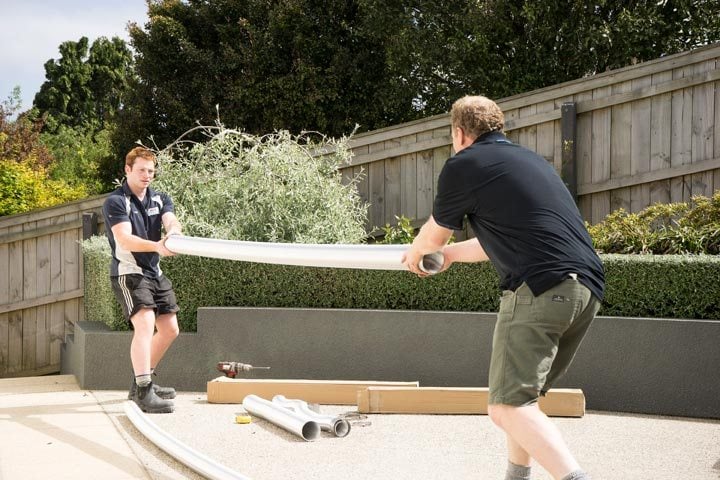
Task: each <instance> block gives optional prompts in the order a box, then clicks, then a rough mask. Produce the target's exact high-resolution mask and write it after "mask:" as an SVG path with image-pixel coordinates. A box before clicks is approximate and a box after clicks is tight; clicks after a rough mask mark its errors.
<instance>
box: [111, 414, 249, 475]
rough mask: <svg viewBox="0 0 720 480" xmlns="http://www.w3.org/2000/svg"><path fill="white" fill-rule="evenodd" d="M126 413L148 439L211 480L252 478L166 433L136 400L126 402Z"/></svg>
mask: <svg viewBox="0 0 720 480" xmlns="http://www.w3.org/2000/svg"><path fill="white" fill-rule="evenodd" d="M125 415H127V417H128V419H130V421H131V422H132V424H133V425H135V428H137V429H138V430H139V431H140V432H141V433H142V434H143V435H145V437H147V438H148V440H150V441H151V442H152V443H154V444H155V445H157V446H158V447H159V448H160V449H161V450H163V451H165V452H167V453H168V454H170V455H172V456H173V457H175V458H176V459H177V460H179V461H180V462H182V463H184V464H185V465H187V466H188V467H190V468H191V469H193V470H194V471H196V472H198V473H199V474H201V475H203V476H205V477H207V478H209V479H211V480H250V477H246V476H245V475H242V474H240V473H238V472H236V471H234V470H230V469H229V468H227V467H225V466H223V465H220V464H219V463H217V462H216V461H214V460H213V459H212V458H210V457H208V456H207V455H204V454H202V453H200V452H198V451H197V450H194V449H192V448H191V447H189V446H187V445H185V444H184V443H182V442H181V441H179V440H177V439H175V438H173V437H171V436H170V435H168V434H167V433H165V432H164V431H163V430H162V429H160V428H159V427H158V426H157V425H155V424H154V423H153V422H151V421H150V420H148V419H147V417H146V416H145V414H144V413H143V412H142V411H141V410H140V407H138V406H137V404H135V402H133V401H127V402H125Z"/></svg>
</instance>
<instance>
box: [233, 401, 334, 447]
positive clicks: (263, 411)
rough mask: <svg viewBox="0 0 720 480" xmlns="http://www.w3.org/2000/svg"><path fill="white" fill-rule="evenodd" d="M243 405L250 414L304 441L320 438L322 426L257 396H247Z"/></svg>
mask: <svg viewBox="0 0 720 480" xmlns="http://www.w3.org/2000/svg"><path fill="white" fill-rule="evenodd" d="M242 405H243V407H244V408H245V410H247V412H248V413H249V414H251V415H255V416H257V417H260V418H264V419H265V420H267V421H268V422H271V423H274V424H275V425H277V426H278V427H281V428H283V429H285V430H287V431H288V432H290V433H294V434H295V435H297V436H299V437H301V438H302V439H304V440H307V441H312V440H317V439H318V437H320V426H319V425H318V424H317V422H315V421H313V420H310V418H309V417H307V416H305V415H300V414H297V413H295V411H293V410H288V409H287V408H283V407H281V406H280V405H277V404H275V403H273V402H270V401H268V400H265V399H264V398H260V397H258V396H257V395H248V396H246V397H245V398H244V399H243V403H242Z"/></svg>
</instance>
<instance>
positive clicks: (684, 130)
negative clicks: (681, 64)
mask: <svg viewBox="0 0 720 480" xmlns="http://www.w3.org/2000/svg"><path fill="white" fill-rule="evenodd" d="M689 75H692V67H685V68H679V69H676V70H674V71H673V78H674V79H676V78H683V77H685V76H689ZM671 123H672V132H671V134H672V137H671V143H670V164H671V165H672V166H673V167H679V166H682V165H687V164H689V163H691V148H692V147H691V141H690V139H691V133H692V90H690V89H687V88H685V89H682V90H678V91H675V92H673V94H672V120H671ZM687 199H689V186H686V184H685V179H684V178H683V177H682V176H678V177H676V178H673V179H671V180H670V201H671V202H683V201H686V200H687Z"/></svg>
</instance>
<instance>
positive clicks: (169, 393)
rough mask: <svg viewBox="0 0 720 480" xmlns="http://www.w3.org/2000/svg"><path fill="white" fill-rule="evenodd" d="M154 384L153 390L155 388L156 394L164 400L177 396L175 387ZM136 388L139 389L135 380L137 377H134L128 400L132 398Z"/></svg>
mask: <svg viewBox="0 0 720 480" xmlns="http://www.w3.org/2000/svg"><path fill="white" fill-rule="evenodd" d="M152 386H153V390H155V395H157V396H158V397H160V398H162V399H163V400H172V399H173V398H175V395H176V393H175V389H174V388H172V387H161V386H160V385H157V384H155V383H153V384H152ZM135 390H137V382H136V381H135V377H133V381H132V385H130V392H129V393H128V400H132V398H133V395H135Z"/></svg>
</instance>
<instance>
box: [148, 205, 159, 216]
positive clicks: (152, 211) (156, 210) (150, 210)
mask: <svg viewBox="0 0 720 480" xmlns="http://www.w3.org/2000/svg"><path fill="white" fill-rule="evenodd" d="M158 213H160V209H159V208H158V207H151V208H148V209H147V214H148V217H149V216H152V215H157V214H158Z"/></svg>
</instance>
